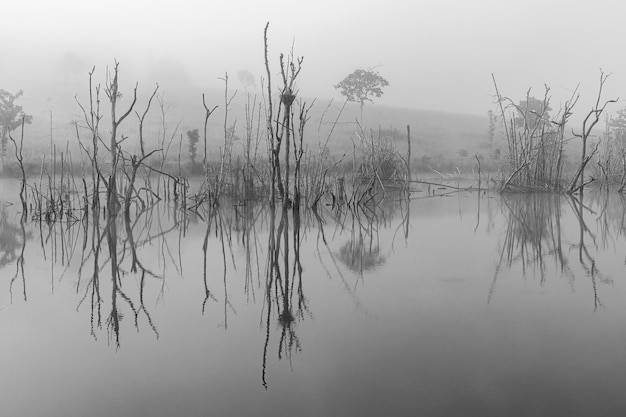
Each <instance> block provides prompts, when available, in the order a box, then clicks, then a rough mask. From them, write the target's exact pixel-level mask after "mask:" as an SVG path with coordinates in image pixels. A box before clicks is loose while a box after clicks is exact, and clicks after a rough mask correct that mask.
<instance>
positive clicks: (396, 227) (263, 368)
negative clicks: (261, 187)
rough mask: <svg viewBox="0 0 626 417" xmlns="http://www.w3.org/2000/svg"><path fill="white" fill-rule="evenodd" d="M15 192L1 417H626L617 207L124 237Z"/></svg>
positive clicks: (3, 185) (160, 225) (534, 199)
mask: <svg viewBox="0 0 626 417" xmlns="http://www.w3.org/2000/svg"><path fill="white" fill-rule="evenodd" d="M18 188H19V183H18V182H16V181H11V180H2V181H0V199H1V200H2V203H1V204H2V205H1V213H0V215H1V218H0V329H2V334H3V342H2V343H1V344H0V355H1V356H2V358H3V360H2V366H1V374H2V378H1V379H0V381H1V382H0V393H1V394H0V398H2V413H1V414H2V415H3V416H59V417H60V416H64V417H67V416H249V415H250V416H252V415H254V416H270V415H271V416H284V415H294V416H383V415H384V416H392V415H394V416H395V415H412V416H418V415H419V416H450V415H455V416H456V415H480V416H504V415H506V416H552V415H568V416H588V415H618V414H620V413H621V411H622V410H624V409H626V397H625V396H624V395H623V394H622V392H621V389H622V387H623V386H624V385H625V384H626V326H624V323H625V322H626V302H625V300H626V281H625V280H624V272H625V270H626V268H625V264H626V235H625V233H624V232H625V231H626V229H625V220H626V201H625V199H624V198H623V197H622V196H621V195H619V194H617V193H615V192H605V191H604V190H595V191H593V192H589V191H587V192H586V194H585V195H584V196H582V197H580V196H579V197H578V198H569V197H564V196H554V195H530V194H526V195H503V196H500V195H498V194H495V193H484V192H483V193H478V192H467V191H464V192H459V193H452V194H444V195H434V196H433V195H427V193H426V192H425V191H423V192H416V193H413V194H412V196H411V201H410V202H407V201H406V200H404V199H401V198H399V197H392V196H390V197H389V198H388V199H387V201H385V202H383V203H382V204H380V205H379V206H368V207H363V208H361V209H359V210H352V211H351V210H348V209H346V208H345V207H344V208H342V209H333V208H332V207H329V206H323V207H322V208H320V209H319V210H318V211H317V213H314V212H312V211H305V210H302V211H301V212H300V213H299V215H294V214H293V213H292V211H291V210H288V211H285V212H283V211H282V210H281V209H278V210H276V211H275V212H274V213H273V214H272V212H271V210H270V209H269V207H267V206H263V205H261V204H256V205H251V206H242V205H236V204H228V205H226V204H224V205H223V206H222V207H221V208H219V209H217V210H198V213H189V212H187V213H185V212H183V211H182V210H180V207H177V206H175V205H174V204H173V203H171V202H160V203H158V204H156V205H154V206H152V207H149V208H147V209H146V210H145V211H143V212H138V211H137V210H135V209H133V211H132V213H131V218H132V220H131V222H130V223H128V224H127V223H126V222H124V221H123V219H122V216H121V215H120V216H119V218H118V219H117V220H116V221H113V222H107V221H106V220H105V217H104V216H101V215H100V216H98V215H96V218H98V219H100V220H99V221H98V222H94V218H93V217H92V215H91V213H90V214H89V216H88V218H87V219H86V220H83V219H81V218H79V217H77V218H71V217H66V218H65V219H64V220H63V221H58V222H50V223H48V222H46V221H45V220H43V221H39V220H32V219H31V218H30V216H29V219H28V220H27V221H26V222H25V223H21V222H20V210H21V206H20V204H19V197H18V194H17V193H18ZM436 191H437V192H439V193H442V192H443V191H442V190H436Z"/></svg>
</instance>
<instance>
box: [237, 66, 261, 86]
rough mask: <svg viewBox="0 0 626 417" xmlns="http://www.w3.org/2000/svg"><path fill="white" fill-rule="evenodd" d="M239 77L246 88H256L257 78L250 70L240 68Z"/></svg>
mask: <svg viewBox="0 0 626 417" xmlns="http://www.w3.org/2000/svg"><path fill="white" fill-rule="evenodd" d="M237 77H238V78H239V82H241V85H243V89H244V90H246V91H248V89H250V88H252V89H254V88H256V80H255V79H254V75H252V73H251V72H250V71H248V70H240V71H238V72H237Z"/></svg>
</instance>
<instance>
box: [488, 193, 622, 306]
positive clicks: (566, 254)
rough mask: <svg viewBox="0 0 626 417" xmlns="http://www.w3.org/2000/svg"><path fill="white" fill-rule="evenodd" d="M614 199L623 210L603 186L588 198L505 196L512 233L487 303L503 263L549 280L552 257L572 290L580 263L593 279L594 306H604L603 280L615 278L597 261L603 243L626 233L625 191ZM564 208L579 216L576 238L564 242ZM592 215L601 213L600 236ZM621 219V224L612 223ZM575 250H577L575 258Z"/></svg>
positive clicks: (542, 280) (508, 229)
mask: <svg viewBox="0 0 626 417" xmlns="http://www.w3.org/2000/svg"><path fill="white" fill-rule="evenodd" d="M614 199H616V202H617V203H618V207H620V208H619V209H618V210H615V209H614V208H613V207H614V206H615V203H612V202H611V201H610V200H611V198H610V197H609V194H607V193H606V191H605V192H603V191H602V190H594V191H593V192H592V195H591V198H588V199H587V200H585V198H584V194H583V193H582V192H581V193H580V194H578V195H573V196H560V195H554V194H523V195H503V196H502V199H501V202H502V207H503V208H504V209H505V210H504V213H505V216H506V219H507V224H506V232H505V234H504V240H503V244H502V249H501V252H500V258H499V261H498V263H497V266H496V268H495V273H494V278H493V282H492V284H491V287H490V289H489V293H488V297H487V302H488V303H489V302H491V300H492V298H493V296H494V293H495V288H496V283H497V279H498V276H499V274H500V273H501V271H502V269H503V268H507V269H510V268H512V267H513V266H515V265H519V266H520V267H521V269H522V274H523V275H524V276H525V275H526V274H527V273H528V272H533V273H535V274H537V275H538V276H539V280H540V285H544V283H545V281H546V277H547V274H546V267H547V261H548V260H550V261H554V262H555V265H556V266H557V267H558V269H559V270H560V272H561V275H562V276H563V277H565V278H566V279H567V280H568V282H569V285H570V287H571V288H572V289H573V288H574V281H575V277H576V272H575V271H574V268H575V267H576V268H580V269H581V270H582V272H583V273H584V275H585V276H587V277H589V279H590V280H591V284H592V290H593V304H594V309H598V308H599V307H601V306H602V302H601V300H600V295H599V292H598V284H605V285H611V284H612V283H613V281H612V279H611V278H610V277H608V276H606V275H605V274H603V273H602V272H601V270H600V268H599V266H598V262H597V261H596V256H597V253H598V250H599V245H602V246H606V244H607V243H608V242H613V243H614V242H615V241H616V238H617V237H618V236H624V230H625V229H624V219H625V218H626V211H625V210H626V206H625V205H624V203H625V202H626V201H625V200H624V197H623V196H621V195H619V194H618V195H617V196H615V197H614ZM584 201H588V203H587V204H589V203H591V206H593V207H598V211H595V210H594V209H592V208H590V206H588V205H586V204H585V203H584ZM563 207H566V208H569V209H570V210H571V213H572V214H573V215H574V218H575V220H576V224H577V226H578V228H577V237H576V241H575V243H571V244H567V243H566V242H564V239H565V237H564V236H565V235H566V233H565V232H566V230H564V227H563V224H562V223H563V220H562V218H563V213H562V210H563ZM589 216H592V218H593V217H595V221H596V224H597V225H598V230H599V231H600V236H599V237H598V236H597V235H596V234H595V233H594V232H593V231H592V229H591V228H590V227H589V225H588V221H589V220H588V217H589ZM615 223H617V225H616V226H613V227H611V226H610V224H615ZM590 245H591V248H590ZM572 252H573V253H575V254H576V255H577V256H576V257H575V258H574V259H575V261H576V262H574V263H573V262H572V260H573V259H572V258H571V254H572Z"/></svg>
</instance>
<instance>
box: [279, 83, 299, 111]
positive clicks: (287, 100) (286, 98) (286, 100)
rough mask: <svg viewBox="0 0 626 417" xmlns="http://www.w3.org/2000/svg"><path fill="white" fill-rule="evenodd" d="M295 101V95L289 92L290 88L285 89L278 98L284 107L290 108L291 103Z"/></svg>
mask: <svg viewBox="0 0 626 417" xmlns="http://www.w3.org/2000/svg"><path fill="white" fill-rule="evenodd" d="M295 99H296V95H295V94H293V93H292V92H291V89H290V88H287V89H286V90H285V92H284V93H282V94H281V96H280V101H282V102H283V104H284V105H285V107H289V106H291V103H293V101H294V100H295Z"/></svg>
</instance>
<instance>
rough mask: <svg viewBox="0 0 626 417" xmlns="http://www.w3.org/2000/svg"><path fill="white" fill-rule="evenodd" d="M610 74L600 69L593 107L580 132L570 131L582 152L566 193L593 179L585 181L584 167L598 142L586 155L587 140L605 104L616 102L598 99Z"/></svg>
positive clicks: (596, 148)
mask: <svg viewBox="0 0 626 417" xmlns="http://www.w3.org/2000/svg"><path fill="white" fill-rule="evenodd" d="M609 75H610V74H605V73H604V71H602V69H600V86H599V88H598V96H597V98H596V102H595V105H594V107H593V108H592V109H591V110H590V111H589V113H588V114H587V117H585V120H583V128H582V131H581V132H580V133H575V132H573V131H572V133H573V134H574V136H575V137H577V138H580V139H581V140H582V153H581V157H580V165H579V167H578V169H577V170H576V173H575V174H574V176H573V177H572V179H571V181H570V183H569V185H568V187H567V193H568V194H573V193H574V192H576V191H578V190H580V189H582V188H583V187H584V186H585V185H587V184H589V183H590V182H591V181H593V179H591V180H590V181H588V182H586V183H585V182H584V181H585V167H586V166H587V164H588V163H589V161H590V160H591V158H592V157H593V156H594V155H595V154H596V153H597V152H598V144H596V147H595V148H594V150H593V151H592V152H591V154H589V155H587V140H588V139H589V137H590V136H591V131H592V130H593V128H594V127H595V125H596V124H597V123H598V122H599V121H600V116H601V115H602V112H604V110H605V109H606V106H607V105H609V104H610V103H615V102H617V100H618V99H612V100H606V101H605V102H604V104H602V105H600V101H601V100H602V90H603V88H604V84H605V83H606V80H607V78H609ZM598 143H599V142H598Z"/></svg>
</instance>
